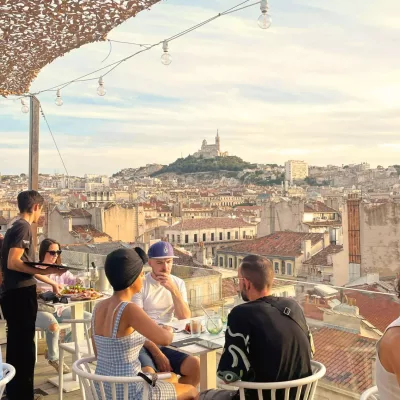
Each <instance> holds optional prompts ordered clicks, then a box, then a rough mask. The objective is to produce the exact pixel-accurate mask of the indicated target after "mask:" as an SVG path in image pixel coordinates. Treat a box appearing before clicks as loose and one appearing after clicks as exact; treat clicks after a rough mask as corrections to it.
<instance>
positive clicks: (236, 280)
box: [233, 278, 244, 286]
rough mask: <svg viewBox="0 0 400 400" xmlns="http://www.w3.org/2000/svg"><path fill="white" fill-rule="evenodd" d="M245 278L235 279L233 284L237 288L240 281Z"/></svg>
mask: <svg viewBox="0 0 400 400" xmlns="http://www.w3.org/2000/svg"><path fill="white" fill-rule="evenodd" d="M242 279H244V278H233V283H234V284H235V285H236V286H237V285H239V283H240V281H241V280H242Z"/></svg>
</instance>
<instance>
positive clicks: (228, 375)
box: [217, 307, 251, 383]
mask: <svg viewBox="0 0 400 400" xmlns="http://www.w3.org/2000/svg"><path fill="white" fill-rule="evenodd" d="M249 342H250V330H249V324H248V323H247V322H246V318H244V315H243V310H242V309H241V308H240V307H236V308H234V309H233V310H232V311H231V312H230V313H229V315H228V327H227V330H226V333H225V346H224V351H223V353H222V355H221V359H220V361H219V365H218V368H217V376H218V377H219V378H220V379H222V380H223V381H224V382H225V383H230V382H235V381H237V380H251V377H250V373H251V367H250V362H249Z"/></svg>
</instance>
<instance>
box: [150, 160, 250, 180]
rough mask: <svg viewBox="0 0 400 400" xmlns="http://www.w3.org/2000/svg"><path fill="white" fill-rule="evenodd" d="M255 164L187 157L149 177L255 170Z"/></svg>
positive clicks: (241, 161)
mask: <svg viewBox="0 0 400 400" xmlns="http://www.w3.org/2000/svg"><path fill="white" fill-rule="evenodd" d="M255 168H257V165H256V164H250V163H248V162H246V161H243V160H242V159H241V158H239V157H236V156H231V157H216V158H196V157H193V156H188V157H186V158H178V159H177V160H176V161H175V162H173V163H172V164H169V165H166V166H164V167H163V168H161V169H160V170H159V171H157V172H154V173H153V174H152V175H151V176H157V175H161V174H165V173H174V174H177V175H182V174H190V173H195V172H213V171H235V172H239V171H243V170H244V169H255Z"/></svg>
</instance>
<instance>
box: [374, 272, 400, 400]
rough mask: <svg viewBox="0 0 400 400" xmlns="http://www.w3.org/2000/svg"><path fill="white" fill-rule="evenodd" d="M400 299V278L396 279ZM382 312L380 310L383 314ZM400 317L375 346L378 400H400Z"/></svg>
mask: <svg viewBox="0 0 400 400" xmlns="http://www.w3.org/2000/svg"><path fill="white" fill-rule="evenodd" d="M397 295H398V297H399V298H400V276H398V279H397ZM383 311H384V310H382V312H383ZM399 348H400V317H399V318H397V319H396V320H394V321H393V322H392V323H391V324H390V325H389V326H388V327H387V328H386V331H385V333H384V335H383V336H382V338H381V339H380V340H379V342H378V343H377V345H376V351H377V355H376V372H375V373H376V386H378V391H379V399H380V400H391V399H400V352H399Z"/></svg>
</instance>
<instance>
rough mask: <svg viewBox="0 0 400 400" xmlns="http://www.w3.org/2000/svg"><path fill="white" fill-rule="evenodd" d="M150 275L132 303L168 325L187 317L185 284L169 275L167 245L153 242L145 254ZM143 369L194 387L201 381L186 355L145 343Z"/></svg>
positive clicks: (170, 253) (170, 257) (171, 256)
mask: <svg viewBox="0 0 400 400" xmlns="http://www.w3.org/2000/svg"><path fill="white" fill-rule="evenodd" d="M148 256H149V265H150V267H151V269H152V272H149V273H147V274H146V276H145V277H144V279H143V287H142V290H141V291H140V292H139V293H137V294H136V295H135V296H133V298H132V301H133V302H134V303H135V304H137V305H138V306H140V307H142V308H143V310H144V311H145V312H146V313H147V314H148V315H149V316H150V317H151V318H152V319H154V320H155V321H156V322H159V323H163V322H164V323H165V322H170V321H171V320H172V318H173V317H174V316H175V318H177V319H187V318H190V315H191V313H190V309H189V306H188V304H187V293H186V287H185V282H184V281H183V280H182V279H180V278H178V277H177V276H174V275H171V269H172V264H173V259H174V258H177V257H175V256H174V249H173V247H172V246H171V244H170V243H168V242H157V243H154V244H153V245H152V246H151V247H150V249H149V252H148ZM139 361H140V363H141V365H142V370H143V371H144V372H147V373H154V372H174V373H175V374H177V375H180V376H181V378H180V379H179V383H186V384H189V385H192V386H195V387H196V386H197V385H198V384H199V382H200V363H199V360H198V358H197V357H193V356H189V355H187V354H184V353H182V352H179V351H177V350H173V349H170V348H168V347H159V346H157V345H155V344H154V343H153V342H151V341H150V340H146V342H145V343H144V346H143V348H142V350H141V351H140V353H139Z"/></svg>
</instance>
